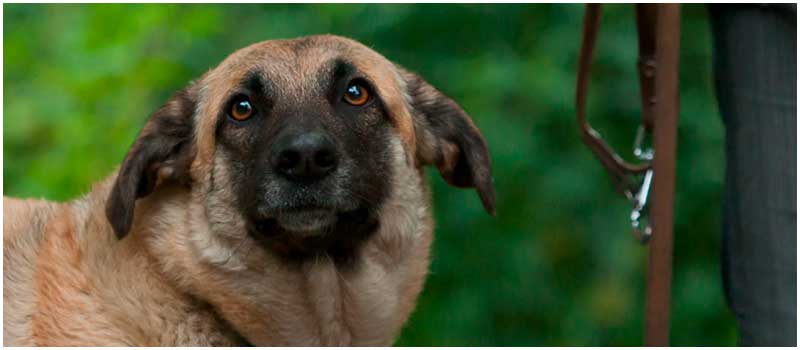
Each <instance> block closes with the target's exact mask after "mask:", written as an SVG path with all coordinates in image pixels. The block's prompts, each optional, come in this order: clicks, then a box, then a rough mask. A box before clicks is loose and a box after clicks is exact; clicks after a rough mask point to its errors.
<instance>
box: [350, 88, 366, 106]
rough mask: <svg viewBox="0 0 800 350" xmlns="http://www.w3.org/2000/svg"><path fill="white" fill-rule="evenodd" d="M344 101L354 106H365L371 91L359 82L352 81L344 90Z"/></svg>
mask: <svg viewBox="0 0 800 350" xmlns="http://www.w3.org/2000/svg"><path fill="white" fill-rule="evenodd" d="M344 101H345V102H347V103H349V104H351V105H353V106H363V105H364V104H365V103H367V101H369V91H367V88H365V87H364V86H363V85H361V84H359V83H350V85H348V86H347V90H346V91H345V92H344Z"/></svg>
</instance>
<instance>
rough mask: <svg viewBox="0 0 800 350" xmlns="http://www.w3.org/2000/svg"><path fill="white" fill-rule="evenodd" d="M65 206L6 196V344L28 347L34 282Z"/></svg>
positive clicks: (4, 205) (4, 335) (4, 229)
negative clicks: (50, 233) (47, 239)
mask: <svg viewBox="0 0 800 350" xmlns="http://www.w3.org/2000/svg"><path fill="white" fill-rule="evenodd" d="M62 211H63V205H62V204H58V203H54V202H48V201H44V200H33V199H16V198H9V197H3V319H4V322H3V341H4V343H6V344H14V345H33V344H25V343H24V341H26V340H29V339H30V338H29V331H30V318H31V315H32V314H33V311H34V305H35V293H33V285H32V284H33V280H34V275H35V272H36V262H37V260H38V255H39V250H40V247H41V245H42V242H43V241H44V237H45V232H46V231H47V229H46V227H47V226H48V224H49V223H50V222H51V221H52V220H53V219H54V218H55V217H57V216H58V215H59V213H60V212H62ZM20 342H22V343H20Z"/></svg>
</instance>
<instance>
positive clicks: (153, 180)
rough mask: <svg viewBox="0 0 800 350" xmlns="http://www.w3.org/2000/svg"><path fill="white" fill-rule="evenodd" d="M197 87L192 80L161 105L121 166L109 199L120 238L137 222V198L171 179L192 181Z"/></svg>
mask: <svg viewBox="0 0 800 350" xmlns="http://www.w3.org/2000/svg"><path fill="white" fill-rule="evenodd" d="M196 90H197V89H195V88H193V84H190V85H189V87H187V88H186V89H183V90H180V91H178V92H176V93H175V94H174V95H173V96H172V98H170V100H169V101H168V102H167V103H166V104H164V105H163V106H162V107H161V108H159V109H158V110H157V111H156V112H155V113H153V115H152V116H151V117H150V119H149V120H148V121H147V123H146V124H145V125H144V128H142V131H140V132H139V136H138V137H137V138H136V141H134V142H133V145H132V146H131V148H130V149H129V150H128V154H127V155H126V156H125V160H124V161H123V162H122V165H121V166H120V168H119V172H118V174H117V179H116V181H115V182H114V187H113V188H112V189H111V194H110V196H109V198H108V201H107V202H106V217H107V218H108V221H109V223H111V227H112V228H113V229H114V233H116V235H117V237H118V238H120V239H121V238H123V237H125V235H127V234H128V231H130V229H131V226H132V225H133V213H134V208H135V204H136V199H138V198H141V197H144V196H147V195H148V194H150V193H151V192H153V190H154V189H155V187H156V185H157V184H158V183H161V182H163V181H167V180H177V181H181V182H183V183H188V182H189V165H190V164H191V162H192V159H193V158H194V153H195V150H194V145H193V144H194V142H193V134H194V132H193V130H194V128H193V115H194V112H195V107H196V105H197V96H196V95H197V92H196Z"/></svg>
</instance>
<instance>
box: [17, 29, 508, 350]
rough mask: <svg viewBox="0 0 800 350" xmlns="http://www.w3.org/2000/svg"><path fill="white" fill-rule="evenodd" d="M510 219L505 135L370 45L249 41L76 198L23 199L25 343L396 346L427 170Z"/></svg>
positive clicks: (336, 40)
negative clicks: (493, 155)
mask: <svg viewBox="0 0 800 350" xmlns="http://www.w3.org/2000/svg"><path fill="white" fill-rule="evenodd" d="M429 165H430V166H435V167H436V168H438V171H439V172H440V174H441V176H442V177H443V178H444V179H445V180H446V181H447V182H448V183H449V184H451V185H453V186H456V187H462V188H474V189H476V191H477V193H478V195H479V197H480V199H481V202H482V204H483V206H484V208H485V209H486V210H487V211H488V212H489V213H490V214H491V215H494V213H495V192H494V187H493V179H492V176H491V166H490V159H489V151H488V148H487V145H486V142H485V140H484V138H483V136H482V135H481V133H480V132H479V130H478V129H477V127H476V126H475V124H474V123H473V122H472V120H471V119H470V117H469V116H468V115H467V114H466V113H465V112H464V110H463V109H462V108H461V107H460V106H459V105H458V104H456V103H455V102H454V101H453V100H451V99H450V98H448V97H446V96H445V95H444V94H442V93H441V92H439V91H438V90H437V89H435V88H434V87H432V86H431V85H429V84H428V83H427V82H426V81H425V80H423V79H422V78H420V77H419V76H417V75H416V74H414V73H411V72H409V71H407V70H405V69H404V68H402V67H400V66H399V65H397V64H394V63H392V62H390V61H389V60H387V59H386V58H384V57H383V56H381V55H380V54H378V53H376V52H375V51H373V50H371V49H370V48H368V47H366V46H364V45H362V44H360V43H358V42H356V41H354V40H351V39H347V38H343V37H338V36H332V35H321V36H309V37H302V38H297V39H290V40H271V41H264V42H260V43H257V44H253V45H251V46H248V47H245V48H243V49H240V50H238V51H236V52H234V53H233V54H231V55H230V56H228V57H227V58H226V59H225V60H224V61H223V62H221V63H220V64H219V65H218V66H217V67H215V68H213V69H211V70H209V71H208V72H207V73H205V74H204V75H202V76H201V77H199V78H197V79H196V80H194V81H192V82H190V83H189V84H188V86H186V87H185V88H183V89H182V90H180V91H178V92H176V93H175V94H174V95H173V96H172V97H171V99H170V100H169V101H168V102H166V103H165V104H164V105H163V106H162V107H161V108H160V109H158V110H157V111H156V112H155V113H154V114H152V115H151V116H150V118H149V119H148V120H147V122H146V123H145V125H144V127H143V129H142V130H141V131H140V133H139V135H138V137H137V138H136V140H135V141H134V142H133V145H132V146H131V147H130V149H129V151H128V153H127V154H126V156H125V158H124V161H123V162H122V164H121V165H120V166H119V168H118V169H117V170H115V172H114V173H113V174H112V175H110V176H109V177H107V178H106V179H105V180H103V181H100V182H98V183H96V184H95V185H93V186H92V188H91V191H90V192H89V193H88V194H86V195H84V196H83V197H81V198H79V199H76V200H73V201H71V202H67V203H54V202H48V201H42V200H20V199H12V198H5V197H4V199H3V215H4V223H3V243H4V248H3V264H4V265H3V283H4V284H3V318H4V323H3V340H4V342H5V344H6V345H13V346H28V345H35V346H80V345H101V346H154V345H158V346H206V345H210V346H231V345H257V346H268V345H288V346H292V345H353V346H364V345H384V346H385V345H391V344H392V343H393V342H394V340H395V339H396V337H397V336H398V334H399V332H400V330H401V328H402V326H403V324H404V323H405V321H406V320H407V319H408V317H409V314H410V313H411V312H412V311H413V309H414V306H415V303H416V298H417V296H418V295H419V293H420V291H421V290H422V287H423V283H424V280H425V277H426V274H427V271H428V265H429V250H430V247H431V241H432V237H433V221H432V217H431V205H430V191H429V187H428V184H427V180H426V177H425V173H424V168H425V167H426V166H429Z"/></svg>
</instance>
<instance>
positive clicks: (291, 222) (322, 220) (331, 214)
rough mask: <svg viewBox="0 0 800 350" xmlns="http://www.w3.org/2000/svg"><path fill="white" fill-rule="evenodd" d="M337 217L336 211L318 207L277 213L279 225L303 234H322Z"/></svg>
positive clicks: (276, 218)
mask: <svg viewBox="0 0 800 350" xmlns="http://www.w3.org/2000/svg"><path fill="white" fill-rule="evenodd" d="M336 219H337V218H336V211H334V210H332V209H327V208H317V207H302V208H292V209H288V210H281V211H280V212H278V213H276V215H275V222H276V224H278V226H280V227H281V228H282V229H284V230H286V231H289V232H292V233H296V234H298V235H301V236H316V235H319V234H322V233H324V231H325V230H326V229H327V228H329V227H331V226H333V225H334V224H335V223H336Z"/></svg>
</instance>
